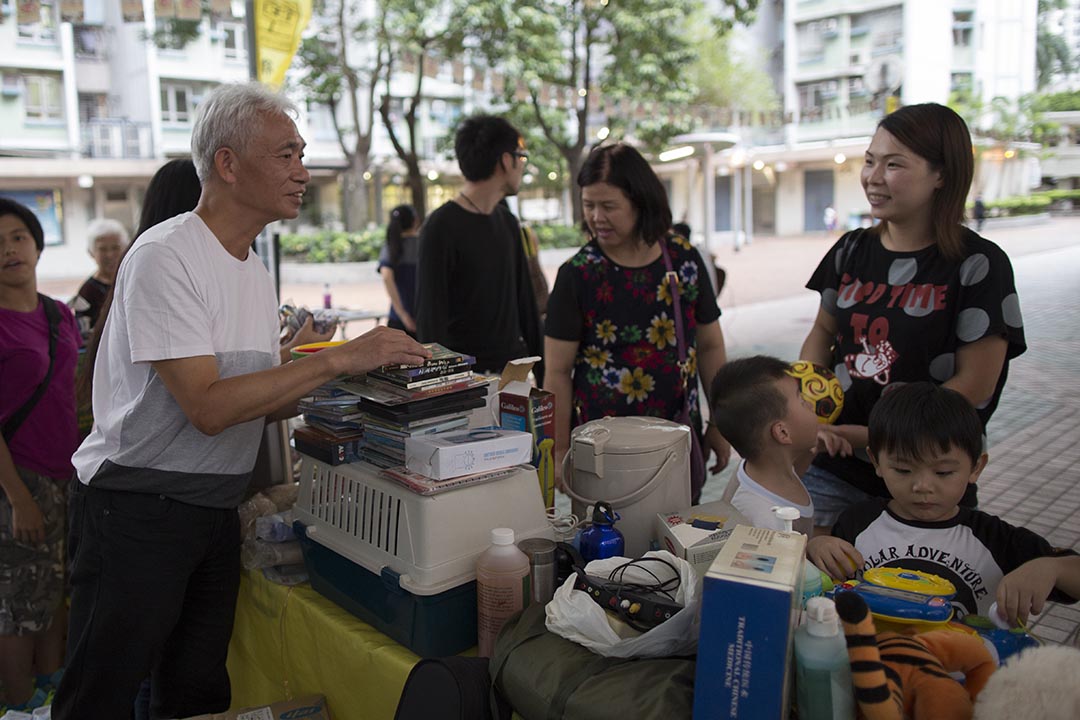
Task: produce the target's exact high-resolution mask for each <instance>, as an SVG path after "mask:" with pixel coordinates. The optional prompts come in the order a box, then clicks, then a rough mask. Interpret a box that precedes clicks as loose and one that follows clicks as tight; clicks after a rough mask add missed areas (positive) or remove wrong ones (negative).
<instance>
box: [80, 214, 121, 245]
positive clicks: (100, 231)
mask: <svg viewBox="0 0 1080 720" xmlns="http://www.w3.org/2000/svg"><path fill="white" fill-rule="evenodd" d="M108 235H116V236H117V237H119V238H120V244H121V245H127V244H128V240H129V239H130V236H129V235H128V231H127V228H125V227H124V226H123V224H121V223H120V222H117V221H116V220H113V219H112V218H94V219H93V220H91V221H90V224H89V225H87V226H86V247H87V248H88V249H89V250H90V251H91V252H93V250H94V243H95V242H97V239H98V238H102V237H106V236H108Z"/></svg>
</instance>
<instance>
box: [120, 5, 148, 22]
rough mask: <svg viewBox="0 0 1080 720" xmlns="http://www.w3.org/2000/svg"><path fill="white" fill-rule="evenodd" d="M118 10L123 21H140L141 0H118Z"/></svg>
mask: <svg viewBox="0 0 1080 720" xmlns="http://www.w3.org/2000/svg"><path fill="white" fill-rule="evenodd" d="M120 12H121V14H123V16H124V22H140V23H141V22H142V21H143V20H144V19H145V18H143V6H142V0H120Z"/></svg>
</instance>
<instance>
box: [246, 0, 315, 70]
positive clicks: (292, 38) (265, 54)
mask: <svg viewBox="0 0 1080 720" xmlns="http://www.w3.org/2000/svg"><path fill="white" fill-rule="evenodd" d="M309 20H311V0H255V51H256V53H257V54H256V59H257V61H258V63H257V68H258V74H259V75H258V79H259V82H261V83H264V84H266V85H269V86H270V87H273V88H279V87H281V83H282V82H284V81H285V71H286V70H288V69H289V64H290V63H292V59H293V56H294V55H295V54H296V49H297V48H298V47H300V33H302V32H303V31H304V28H306V27H307V24H308V21H309Z"/></svg>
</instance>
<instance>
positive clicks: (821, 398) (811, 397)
mask: <svg viewBox="0 0 1080 720" xmlns="http://www.w3.org/2000/svg"><path fill="white" fill-rule="evenodd" d="M788 375H790V376H791V377H793V378H795V379H796V380H798V381H799V390H800V391H801V392H802V396H803V397H804V398H806V400H807V401H808V402H809V403H810V404H811V405H813V406H814V412H815V413H817V416H818V422H821V423H824V424H826V425H830V424H832V423H834V422H836V419H837V418H838V417H840V411H841V410H842V409H843V407H844V389H843V388H842V387H840V381H839V380H837V379H836V375H833V373H832V371H831V370H829V369H828V368H825V367H822V366H821V365H818V364H817V363H812V362H807V361H805V360H799V361H798V362H793V363H791V369H790V370H789V371H788Z"/></svg>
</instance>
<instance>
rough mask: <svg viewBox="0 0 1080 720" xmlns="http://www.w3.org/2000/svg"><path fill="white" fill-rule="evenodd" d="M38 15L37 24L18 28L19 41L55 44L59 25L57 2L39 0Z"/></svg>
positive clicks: (54, 0)
mask: <svg viewBox="0 0 1080 720" xmlns="http://www.w3.org/2000/svg"><path fill="white" fill-rule="evenodd" d="M38 13H39V20H38V21H37V22H34V23H29V24H27V25H19V26H18V28H19V29H18V34H19V39H20V40H30V41H33V42H41V43H50V44H55V43H56V28H57V26H58V25H59V17H58V14H59V13H58V10H57V7H56V0H39V3H38Z"/></svg>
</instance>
